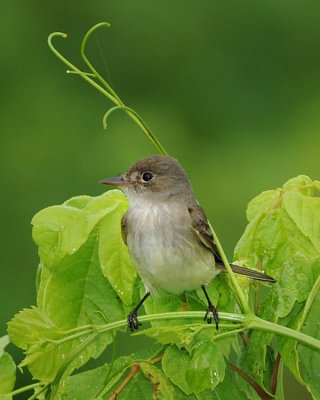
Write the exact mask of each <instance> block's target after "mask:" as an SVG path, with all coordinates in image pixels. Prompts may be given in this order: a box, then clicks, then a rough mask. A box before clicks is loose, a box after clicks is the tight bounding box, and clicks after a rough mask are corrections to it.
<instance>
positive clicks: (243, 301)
mask: <svg viewBox="0 0 320 400" xmlns="http://www.w3.org/2000/svg"><path fill="white" fill-rule="evenodd" d="M210 228H211V231H212V234H213V238H214V241H215V244H216V246H217V248H218V251H219V254H220V256H221V258H222V261H223V264H224V266H225V267H226V270H227V272H228V274H229V277H230V280H231V282H232V285H233V287H234V290H235V293H236V296H237V298H238V301H239V303H240V306H241V309H242V312H243V313H244V314H246V315H248V316H250V315H253V312H252V311H251V309H250V307H249V304H248V302H247V300H246V297H245V295H244V293H243V291H242V289H241V287H240V285H239V283H238V281H237V278H236V277H235V274H234V272H233V271H232V269H231V267H230V264H229V261H228V259H227V257H226V255H225V252H224V250H223V248H222V246H221V243H220V241H219V238H218V236H217V234H216V233H215V231H214V229H213V228H212V226H211V224H210Z"/></svg>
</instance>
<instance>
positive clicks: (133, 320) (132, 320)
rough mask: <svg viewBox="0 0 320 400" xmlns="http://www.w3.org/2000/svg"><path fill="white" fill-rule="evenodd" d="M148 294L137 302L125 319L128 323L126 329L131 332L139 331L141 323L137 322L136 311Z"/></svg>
mask: <svg viewBox="0 0 320 400" xmlns="http://www.w3.org/2000/svg"><path fill="white" fill-rule="evenodd" d="M150 294H151V293H150V292H147V293H146V294H145V295H144V296H143V297H142V299H141V300H140V301H139V303H138V304H137V305H136V306H135V308H134V309H133V310H132V311H131V313H130V314H129V315H128V317H127V321H128V327H129V329H130V331H131V332H134V331H137V330H138V329H139V326H140V325H141V322H139V320H138V310H139V308H140V307H141V306H142V304H143V302H144V301H145V300H146V299H147V298H148V297H149V296H150Z"/></svg>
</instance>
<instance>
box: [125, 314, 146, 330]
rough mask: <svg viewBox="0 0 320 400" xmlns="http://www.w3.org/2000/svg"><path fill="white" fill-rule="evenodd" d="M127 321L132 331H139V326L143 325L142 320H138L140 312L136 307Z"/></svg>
mask: <svg viewBox="0 0 320 400" xmlns="http://www.w3.org/2000/svg"><path fill="white" fill-rule="evenodd" d="M127 321H128V328H129V329H130V331H131V332H134V331H137V330H138V329H139V326H141V325H142V324H141V322H140V321H139V320H138V313H137V310H136V309H134V310H132V311H131V313H130V314H129V315H128V317H127Z"/></svg>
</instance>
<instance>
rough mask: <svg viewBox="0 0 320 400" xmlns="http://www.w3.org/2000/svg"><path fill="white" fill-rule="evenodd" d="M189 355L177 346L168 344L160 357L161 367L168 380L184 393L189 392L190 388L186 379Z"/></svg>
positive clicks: (190, 391)
mask: <svg viewBox="0 0 320 400" xmlns="http://www.w3.org/2000/svg"><path fill="white" fill-rule="evenodd" d="M190 361H191V356H190V355H189V354H188V353H187V352H186V351H182V350H179V349H178V347H177V346H175V345H172V346H169V347H168V348H167V349H166V351H165V352H164V355H163V358H162V369H163V372H164V373H165V375H166V376H167V377H168V378H169V379H170V381H171V382H172V383H173V384H174V385H176V386H178V387H179V388H180V389H181V390H182V391H183V392H184V393H185V394H191V393H192V389H191V387H190V385H189V383H188V381H187V377H186V371H187V369H188V367H189V365H190Z"/></svg>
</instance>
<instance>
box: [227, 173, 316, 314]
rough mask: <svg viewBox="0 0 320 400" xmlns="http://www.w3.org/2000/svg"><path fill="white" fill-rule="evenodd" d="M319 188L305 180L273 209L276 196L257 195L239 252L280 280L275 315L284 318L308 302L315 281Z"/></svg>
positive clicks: (293, 184) (242, 259) (245, 261)
mask: <svg viewBox="0 0 320 400" xmlns="http://www.w3.org/2000/svg"><path fill="white" fill-rule="evenodd" d="M317 186H318V183H317V182H312V181H311V180H310V179H309V178H307V177H305V176H300V177H297V178H294V179H292V180H290V181H289V182H287V183H286V184H285V185H284V188H283V189H282V192H281V196H280V197H279V198H278V200H277V203H276V204H273V205H272V206H270V204H271V203H272V201H273V194H272V193H269V194H268V196H266V195H265V196H262V195H260V196H258V197H256V198H255V199H254V200H253V204H254V207H253V208H252V206H251V208H252V209H251V211H249V214H250V215H251V216H253V215H255V216H254V217H253V219H252V220H251V222H250V223H249V225H248V226H247V228H246V231H245V233H244V234H243V236H242V238H241V239H240V241H239V243H238V244H237V247H236V249H235V259H236V260H238V262H239V263H240V264H242V265H246V266H248V267H250V268H256V269H262V270H265V271H267V273H269V274H270V275H272V276H274V277H275V278H276V279H277V281H278V283H277V285H274V286H273V289H272V290H277V294H278V296H279V302H278V306H277V310H276V313H277V315H278V316H279V317H281V318H283V317H285V316H286V315H288V314H289V313H290V312H291V310H292V309H293V307H294V304H295V303H296V302H301V301H304V300H305V299H306V297H307V294H308V292H309V290H310V288H311V286H312V283H313V282H312V281H313V277H312V276H313V274H312V271H311V268H310V265H311V264H312V263H313V262H314V261H315V260H316V259H317V258H318V257H319V256H320V239H319V229H320V212H319V211H320V198H319V197H312V194H313V193H314V192H315V190H314V189H315V188H317ZM277 193H278V192H277ZM266 197H267V198H268V201H266ZM270 199H272V201H271V200H270ZM266 203H268V205H267V206H266ZM259 207H260V208H259ZM258 209H259V211H258V212H257V211H256V210H258ZM249 210H250V205H249Z"/></svg>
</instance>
